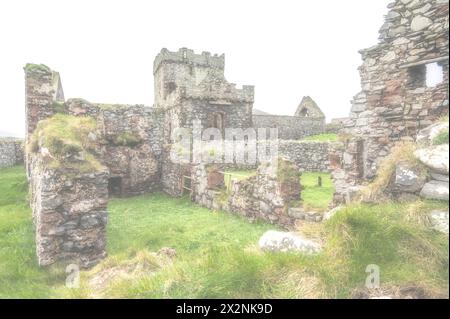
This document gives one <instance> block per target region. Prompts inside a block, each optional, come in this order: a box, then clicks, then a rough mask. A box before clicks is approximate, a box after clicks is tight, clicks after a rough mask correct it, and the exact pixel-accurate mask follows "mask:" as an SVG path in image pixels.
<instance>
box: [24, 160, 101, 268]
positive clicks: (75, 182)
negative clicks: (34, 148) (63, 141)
mask: <svg viewBox="0 0 450 319" xmlns="http://www.w3.org/2000/svg"><path fill="white" fill-rule="evenodd" d="M30 166H31V179H30V188H31V208H32V210H33V219H34V223H35V227H36V253H37V257H38V263H39V265H40V266H47V265H50V264H53V263H55V262H57V261H61V262H63V263H65V264H66V265H67V264H76V265H78V266H79V267H80V268H89V267H91V266H93V265H95V264H97V263H98V262H99V261H100V260H101V259H103V258H104V257H105V256H106V249H105V247H106V223H107V215H108V214H107V211H106V206H107V202H108V172H107V170H106V168H104V169H102V170H98V171H95V172H90V173H85V174H82V173H74V172H73V171H71V172H68V171H65V170H64V169H58V168H53V167H51V166H50V165H49V164H48V159H45V155H42V154H41V153H39V154H35V155H32V157H31V163H30Z"/></svg>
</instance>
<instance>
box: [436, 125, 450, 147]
mask: <svg viewBox="0 0 450 319" xmlns="http://www.w3.org/2000/svg"><path fill="white" fill-rule="evenodd" d="M442 144H448V129H445V130H442V131H441V132H440V133H439V134H438V135H436V137H435V138H433V145H442Z"/></svg>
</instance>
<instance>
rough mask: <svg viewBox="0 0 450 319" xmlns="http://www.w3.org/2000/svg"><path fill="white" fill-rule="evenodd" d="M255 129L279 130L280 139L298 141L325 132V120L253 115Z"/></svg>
mask: <svg viewBox="0 0 450 319" xmlns="http://www.w3.org/2000/svg"><path fill="white" fill-rule="evenodd" d="M253 127H255V128H256V129H257V128H278V138H280V139H283V140H298V139H301V138H304V137H306V136H310V135H316V134H321V133H323V132H325V118H322V117H318V118H312V117H299V116H283V115H253Z"/></svg>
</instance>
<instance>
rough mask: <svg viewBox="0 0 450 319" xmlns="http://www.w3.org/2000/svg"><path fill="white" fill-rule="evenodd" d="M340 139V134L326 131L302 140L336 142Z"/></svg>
mask: <svg viewBox="0 0 450 319" xmlns="http://www.w3.org/2000/svg"><path fill="white" fill-rule="evenodd" d="M337 140H338V135H337V134H335V133H324V134H317V135H311V136H307V137H305V138H304V139H302V141H314V142H336V141H337Z"/></svg>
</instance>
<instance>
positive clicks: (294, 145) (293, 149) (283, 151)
mask: <svg viewBox="0 0 450 319" xmlns="http://www.w3.org/2000/svg"><path fill="white" fill-rule="evenodd" d="M342 148H343V145H342V143H339V142H314V141H284V140H280V141H279V145H278V151H279V154H280V156H282V157H283V158H286V159H288V160H290V161H292V162H293V163H295V164H296V165H297V166H298V167H299V169H300V170H301V171H302V172H328V171H330V155H331V154H332V153H334V152H336V150H335V149H342Z"/></svg>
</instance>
